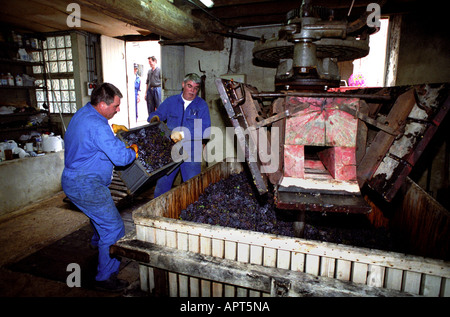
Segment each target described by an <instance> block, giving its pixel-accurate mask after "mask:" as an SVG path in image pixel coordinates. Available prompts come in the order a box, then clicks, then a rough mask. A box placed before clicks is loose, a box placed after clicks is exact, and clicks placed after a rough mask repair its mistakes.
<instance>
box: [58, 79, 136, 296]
mask: <svg viewBox="0 0 450 317" xmlns="http://www.w3.org/2000/svg"><path fill="white" fill-rule="evenodd" d="M121 98H122V94H121V92H120V91H119V89H118V88H117V87H115V86H114V85H112V84H109V83H103V84H101V85H99V86H98V87H97V88H96V89H95V90H94V91H93V92H92V95H91V102H88V103H87V104H86V105H85V106H84V107H82V108H81V109H80V110H78V111H77V112H76V113H75V115H74V116H73V118H72V119H71V120H70V123H69V126H68V127H67V131H66V134H65V136H64V144H65V153H64V155H65V161H64V164H65V167H64V171H63V174H62V177H61V185H62V189H63V190H64V192H65V194H66V195H67V197H68V198H69V199H70V200H71V202H72V203H73V204H75V205H76V206H77V207H78V208H79V209H80V210H81V211H82V212H83V213H84V214H85V215H86V216H88V217H89V219H90V220H91V224H92V227H93V229H94V235H93V237H92V240H91V245H92V246H94V247H98V252H99V254H98V266H97V275H96V276H95V280H96V282H95V285H96V288H98V289H102V290H107V291H120V290H123V289H124V288H126V287H127V286H128V282H126V281H123V280H120V279H118V278H117V274H118V272H119V265H120V261H119V260H118V259H116V258H113V257H111V256H110V254H109V248H110V246H111V245H113V244H114V243H116V241H117V240H119V239H120V238H121V237H123V236H124V234H125V227H124V223H123V220H122V217H121V216H120V214H119V212H118V210H117V208H116V206H115V204H114V201H113V199H112V197H111V192H110V190H109V188H108V187H109V185H110V184H111V178H112V173H113V168H114V166H126V165H128V164H131V163H132V162H133V161H134V160H135V159H136V158H137V152H138V148H137V146H136V145H134V144H133V145H131V146H130V147H129V148H128V147H127V146H126V145H125V143H124V142H122V141H121V140H119V139H118V138H117V137H116V136H115V135H114V133H113V131H112V130H111V127H110V126H109V123H108V120H110V119H112V118H113V117H114V115H115V114H116V113H117V112H119V111H120V99H121ZM118 129H121V130H126V128H125V127H123V126H115V125H113V130H114V132H117V130H118Z"/></svg>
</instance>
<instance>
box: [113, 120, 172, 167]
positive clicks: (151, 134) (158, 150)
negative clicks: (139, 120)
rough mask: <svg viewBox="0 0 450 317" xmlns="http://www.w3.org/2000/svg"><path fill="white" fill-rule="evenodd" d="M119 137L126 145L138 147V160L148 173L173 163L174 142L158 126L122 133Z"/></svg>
mask: <svg viewBox="0 0 450 317" xmlns="http://www.w3.org/2000/svg"><path fill="white" fill-rule="evenodd" d="M121 136H122V139H123V140H124V141H125V142H126V143H127V144H128V145H131V144H136V145H137V146H138V149H139V151H138V160H139V162H141V164H142V166H143V167H144V168H145V170H146V171H147V172H148V173H152V172H154V171H156V170H158V169H160V168H161V167H163V166H165V165H167V164H170V163H172V162H173V160H172V156H171V151H172V146H173V145H174V142H173V141H172V140H171V139H170V137H168V136H166V132H164V131H162V130H161V129H160V127H159V126H158V125H150V126H147V127H145V128H142V129H140V130H133V131H129V132H125V133H123V132H122V134H121Z"/></svg>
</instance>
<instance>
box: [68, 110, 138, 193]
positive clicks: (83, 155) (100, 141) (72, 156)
mask: <svg viewBox="0 0 450 317" xmlns="http://www.w3.org/2000/svg"><path fill="white" fill-rule="evenodd" d="M64 146H65V153H64V156H65V162H64V164H65V170H64V172H65V173H66V175H67V174H70V173H72V174H77V175H80V174H84V175H99V176H100V177H101V179H102V182H103V183H104V185H106V186H109V184H110V183H111V176H112V172H113V168H114V165H115V166H126V165H128V164H131V163H132V162H133V161H134V160H135V159H136V152H135V151H134V150H133V149H131V148H127V147H126V145H125V143H124V142H122V141H121V140H119V139H118V138H117V137H116V136H115V135H114V133H113V131H112V130H111V127H110V126H109V123H108V120H107V119H106V118H105V117H103V116H102V115H101V114H100V113H99V112H98V111H97V110H95V108H94V107H93V106H92V105H91V103H87V104H86V105H85V106H84V107H83V108H81V109H80V110H78V111H77V112H76V113H75V115H74V116H73V118H72V119H71V120H70V123H69V126H68V127H67V131H66V133H65V135H64Z"/></svg>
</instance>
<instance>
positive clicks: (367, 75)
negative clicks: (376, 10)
mask: <svg viewBox="0 0 450 317" xmlns="http://www.w3.org/2000/svg"><path fill="white" fill-rule="evenodd" d="M380 22H381V26H380V30H379V31H378V32H377V33H375V34H373V35H371V36H370V41H369V46H370V52H369V55H367V56H365V57H363V58H360V59H356V60H354V61H353V76H358V75H362V78H363V80H364V81H363V82H362V81H360V82H359V83H360V84H361V85H358V84H355V85H354V86H364V87H384V85H385V69H386V67H385V65H386V48H387V36H388V28H389V19H380ZM350 81H351V80H349V83H348V84H349V86H352V85H351V84H350Z"/></svg>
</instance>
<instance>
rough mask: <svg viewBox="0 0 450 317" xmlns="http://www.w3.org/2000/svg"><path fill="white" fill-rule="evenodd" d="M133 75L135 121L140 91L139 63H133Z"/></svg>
mask: <svg viewBox="0 0 450 317" xmlns="http://www.w3.org/2000/svg"><path fill="white" fill-rule="evenodd" d="M134 75H135V76H136V79H135V80H134V103H135V106H136V122H137V120H138V103H139V101H140V100H139V92H140V91H141V77H140V76H139V65H138V64H134Z"/></svg>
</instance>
